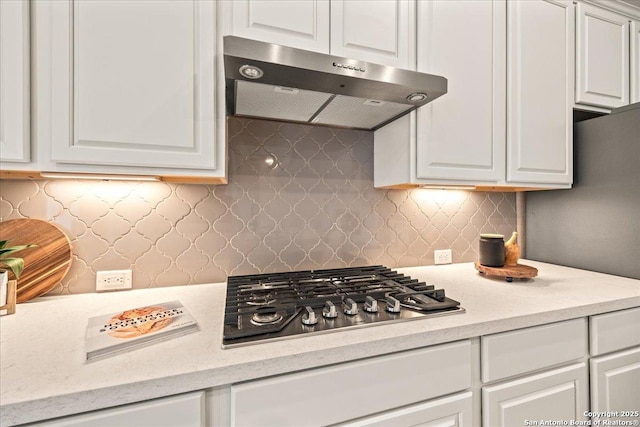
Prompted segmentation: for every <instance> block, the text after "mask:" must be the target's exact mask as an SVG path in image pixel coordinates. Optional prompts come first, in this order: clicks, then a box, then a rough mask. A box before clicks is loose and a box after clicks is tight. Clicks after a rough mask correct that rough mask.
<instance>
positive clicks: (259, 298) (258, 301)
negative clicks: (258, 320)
mask: <svg viewBox="0 0 640 427" xmlns="http://www.w3.org/2000/svg"><path fill="white" fill-rule="evenodd" d="M274 302H276V298H275V297H274V296H273V295H271V292H267V293H265V294H256V293H251V295H249V296H248V297H247V305H253V306H265V305H270V304H273V303H274Z"/></svg>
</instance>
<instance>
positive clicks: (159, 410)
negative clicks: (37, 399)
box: [33, 391, 206, 427]
mask: <svg viewBox="0 0 640 427" xmlns="http://www.w3.org/2000/svg"><path fill="white" fill-rule="evenodd" d="M205 414H206V410H205V392H204V391H198V392H193V393H187V394H181V395H178V396H171V397H164V398H161V399H155V400H150V401H147V402H140V403H133V404H131V405H123V406H118V407H115V408H110V409H103V410H100V411H94V412H88V413H85V414H80V415H75V416H70V417H65V418H60V419H58V420H52V421H45V422H43V423H37V424H33V425H34V426H50V427H114V426H136V427H205V424H206V421H205V419H206V417H205Z"/></svg>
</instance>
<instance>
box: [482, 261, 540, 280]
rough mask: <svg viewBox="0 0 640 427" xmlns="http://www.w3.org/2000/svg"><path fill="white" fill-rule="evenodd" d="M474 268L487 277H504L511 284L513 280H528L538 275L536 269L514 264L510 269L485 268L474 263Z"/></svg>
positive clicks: (505, 267)
mask: <svg viewBox="0 0 640 427" xmlns="http://www.w3.org/2000/svg"><path fill="white" fill-rule="evenodd" d="M475 267H476V270H478V271H479V272H480V273H483V274H486V275H487V276H497V277H505V278H506V279H507V282H511V281H512V280H513V279H528V278H531V277H536V276H537V275H538V269H537V268H535V267H530V266H528V265H524V264H516V265H513V266H510V267H507V266H504V267H487V266H484V265H481V264H480V263H479V262H478V261H476V262H475Z"/></svg>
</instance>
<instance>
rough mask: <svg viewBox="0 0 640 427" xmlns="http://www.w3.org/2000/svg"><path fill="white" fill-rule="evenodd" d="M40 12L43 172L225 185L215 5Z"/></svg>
mask: <svg viewBox="0 0 640 427" xmlns="http://www.w3.org/2000/svg"><path fill="white" fill-rule="evenodd" d="M34 5H35V22H36V23H35V25H36V32H35V34H36V40H35V42H36V44H35V46H36V68H35V70H34V71H35V75H36V82H37V83H36V86H37V89H38V91H37V97H36V117H37V119H38V123H37V125H38V126H37V134H38V135H37V136H38V141H39V144H40V145H42V144H44V145H46V146H47V147H49V148H50V150H51V152H50V153H49V156H48V157H49V158H50V159H51V164H49V165H45V166H44V167H43V169H45V170H47V169H49V168H53V169H54V170H65V171H76V172H112V173H153V174H159V175H165V174H169V175H171V174H176V175H189V176H192V175H197V176H200V175H206V176H224V172H225V155H224V139H223V136H224V133H223V131H224V127H223V126H221V122H222V123H223V120H224V119H223V117H222V118H220V117H218V118H217V117H216V112H217V111H216V110H217V109H216V90H215V87H216V78H219V76H218V72H217V70H216V53H217V46H216V45H217V38H216V10H215V7H216V5H215V2H213V1H207V0H200V1H195V0H194V1H178V0H174V1H169V0H162V1H127V2H114V1H105V0H95V1H57V0H54V1H39V2H35V3H34ZM218 102H219V103H221V102H220V101H218ZM223 111H224V110H222V112H223ZM216 120H218V123H216ZM220 131H222V132H220ZM217 132H218V133H217ZM221 135H222V138H221ZM96 165H103V166H108V167H107V168H100V167H96Z"/></svg>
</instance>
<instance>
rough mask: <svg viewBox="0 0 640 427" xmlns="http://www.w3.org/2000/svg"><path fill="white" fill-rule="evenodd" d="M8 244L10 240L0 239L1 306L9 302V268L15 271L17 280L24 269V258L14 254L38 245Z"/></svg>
mask: <svg viewBox="0 0 640 427" xmlns="http://www.w3.org/2000/svg"><path fill="white" fill-rule="evenodd" d="M8 244H9V241H8V240H0V306H3V305H5V304H6V303H7V283H8V282H9V272H8V271H7V269H10V270H11V271H12V272H13V275H14V276H15V277H16V280H17V279H18V278H19V277H20V274H22V270H24V260H23V259H22V258H17V257H14V256H12V255H13V254H14V253H16V252H19V251H22V250H24V249H27V248H32V247H34V246H36V245H19V246H7V245H8Z"/></svg>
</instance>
